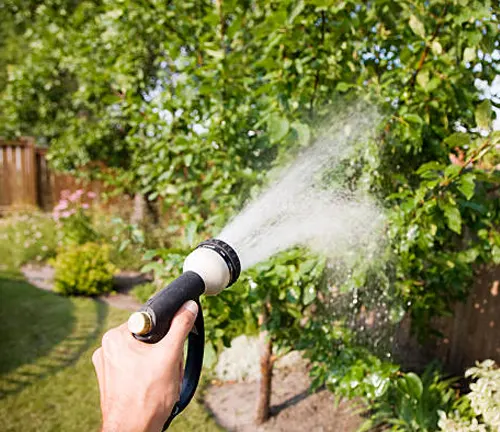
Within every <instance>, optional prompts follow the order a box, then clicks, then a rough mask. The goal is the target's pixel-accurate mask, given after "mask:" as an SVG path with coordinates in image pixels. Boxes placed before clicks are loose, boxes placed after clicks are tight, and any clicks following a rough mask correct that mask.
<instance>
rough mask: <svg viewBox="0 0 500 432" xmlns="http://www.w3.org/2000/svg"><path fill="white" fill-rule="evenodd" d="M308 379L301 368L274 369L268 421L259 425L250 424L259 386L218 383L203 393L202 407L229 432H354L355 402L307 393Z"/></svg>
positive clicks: (323, 392)
mask: <svg viewBox="0 0 500 432" xmlns="http://www.w3.org/2000/svg"><path fill="white" fill-rule="evenodd" d="M309 387H310V380H309V377H308V374H307V370H306V369H305V368H304V367H303V366H302V365H297V366H296V367H294V368H292V369H288V368H287V369H282V370H275V372H274V375H273V388H272V396H271V418H270V419H269V420H268V421H267V422H266V423H264V424H263V425H261V426H256V425H255V424H254V422H253V419H254V415H255V404H256V401H257V392H258V388H259V383H258V382H257V381H254V382H242V383H218V384H212V385H211V386H209V387H208V388H207V389H206V391H205V404H206V406H207V408H208V409H209V410H210V411H211V412H212V414H213V415H214V417H215V420H216V421H217V422H218V423H219V424H220V425H221V426H222V427H224V428H226V429H227V430H228V431H230V432H268V431H273V432H274V431H275V432H281V431H283V432H285V431H286V432H303V431H307V432H351V431H352V432H354V431H356V430H357V429H358V427H359V426H360V425H361V424H362V423H363V418H362V417H361V416H360V415H359V414H358V413H357V412H356V411H357V407H356V405H355V403H353V402H348V401H344V400H342V401H341V402H340V403H339V404H338V405H336V403H335V402H336V401H335V398H334V396H333V395H332V393H330V392H329V391H327V390H320V391H318V392H316V393H310V391H309Z"/></svg>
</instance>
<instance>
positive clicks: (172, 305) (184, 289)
mask: <svg viewBox="0 0 500 432" xmlns="http://www.w3.org/2000/svg"><path fill="white" fill-rule="evenodd" d="M204 292H205V283H204V282H203V279H202V278H201V277H200V276H199V275H198V274H196V273H195V272H193V271H187V272H185V273H183V274H182V275H181V276H179V277H178V278H177V279H175V280H174V281H173V282H172V283H170V285H168V286H167V287H165V288H163V289H162V290H161V291H160V292H158V293H157V294H155V295H154V296H153V297H152V298H150V299H149V300H148V301H147V303H146V304H144V306H143V307H142V308H141V309H139V310H140V311H144V312H147V313H148V314H149V315H150V317H151V319H152V330H151V332H150V333H148V334H145V335H134V337H135V338H136V339H138V340H140V341H142V342H146V343H157V342H158V341H160V340H162V339H163V338H164V337H165V335H166V334H167V333H168V330H169V329H170V324H171V323H172V318H173V317H174V315H175V313H176V312H177V311H178V310H179V309H180V308H181V306H182V305H183V304H184V303H186V302H187V301H188V300H198V298H199V296H200V295H201V294H203V293H204Z"/></svg>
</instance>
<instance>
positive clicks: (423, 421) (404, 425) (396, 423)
mask: <svg viewBox="0 0 500 432" xmlns="http://www.w3.org/2000/svg"><path fill="white" fill-rule="evenodd" d="M454 382H456V379H453V378H452V379H443V377H442V375H441V374H440V373H439V371H438V370H437V369H436V367H435V365H433V364H431V365H429V366H428V367H427V368H426V369H425V371H424V373H423V374H422V375H421V376H418V375H416V374H415V373H413V372H410V373H406V374H402V375H400V376H398V377H397V378H395V379H392V380H391V381H390V385H389V386H388V388H387V390H386V391H385V392H384V394H383V395H382V397H381V398H380V399H378V400H377V401H376V402H375V404H374V405H372V409H373V411H372V412H373V413H372V416H371V418H370V419H369V420H368V421H367V422H366V423H365V424H364V425H363V427H362V428H361V430H362V431H368V430H372V429H373V428H375V427H377V426H389V428H390V429H389V430H394V431H422V432H430V431H435V430H438V421H439V411H444V412H449V411H452V410H454V409H457V403H459V402H460V400H459V399H457V397H456V391H455V389H454V388H453V387H452V384H453V383H454Z"/></svg>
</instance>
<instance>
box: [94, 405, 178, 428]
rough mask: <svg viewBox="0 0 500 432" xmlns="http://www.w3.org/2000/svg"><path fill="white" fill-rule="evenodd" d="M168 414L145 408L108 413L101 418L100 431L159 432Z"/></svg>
mask: <svg viewBox="0 0 500 432" xmlns="http://www.w3.org/2000/svg"><path fill="white" fill-rule="evenodd" d="M168 415H169V414H163V413H162V412H158V411H156V412H147V411H145V410H141V411H139V412H130V411H127V412H126V413H123V412H122V413H110V414H108V415H106V416H104V418H103V421H102V429H101V432H160V431H161V430H162V428H163V424H164V423H165V422H166V421H167V418H168Z"/></svg>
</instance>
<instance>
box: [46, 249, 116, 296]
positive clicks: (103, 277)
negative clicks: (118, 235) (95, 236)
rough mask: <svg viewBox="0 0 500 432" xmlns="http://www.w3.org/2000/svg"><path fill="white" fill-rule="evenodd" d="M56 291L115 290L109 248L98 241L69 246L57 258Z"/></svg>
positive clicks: (75, 293)
mask: <svg viewBox="0 0 500 432" xmlns="http://www.w3.org/2000/svg"><path fill="white" fill-rule="evenodd" d="M54 267H55V283H54V290H55V291H56V292H58V293H61V294H64V295H87V296H95V295H100V294H104V293H108V292H110V291H111V290H112V289H113V273H114V272H115V266H114V265H113V264H111V262H110V260H109V247H108V246H103V245H100V244H96V243H86V244H84V245H79V246H74V247H71V248H67V249H65V250H63V251H62V252H61V253H59V254H58V255H57V257H56V259H55V260H54Z"/></svg>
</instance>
